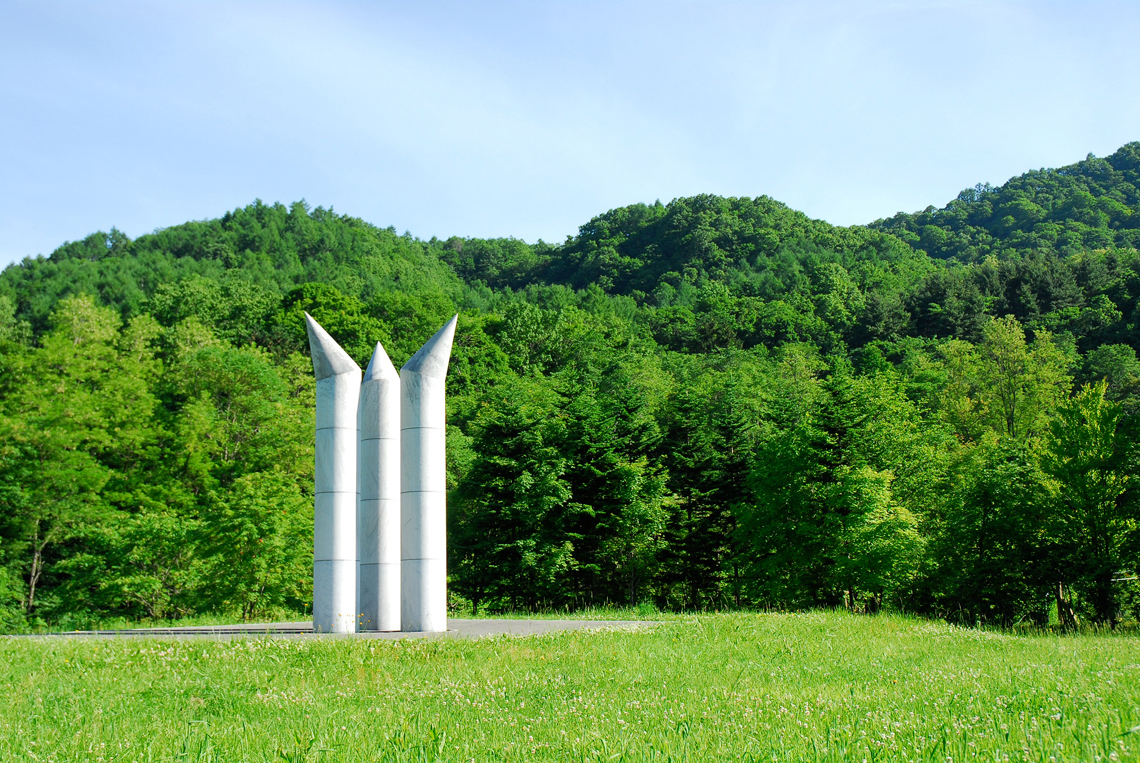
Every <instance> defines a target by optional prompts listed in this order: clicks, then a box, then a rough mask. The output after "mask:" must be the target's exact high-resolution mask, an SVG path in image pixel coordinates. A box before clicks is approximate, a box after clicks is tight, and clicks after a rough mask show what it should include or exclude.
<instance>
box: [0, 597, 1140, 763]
mask: <svg viewBox="0 0 1140 763" xmlns="http://www.w3.org/2000/svg"><path fill="white" fill-rule="evenodd" d="M1138 663H1140V643H1138V642H1137V641H1136V640H1135V639H1133V638H1130V637H1129V638H1119V637H1113V636H1108V635H1100V636H1072V635H1070V636H1061V637H1059V636H1056V635H1037V636H1010V635H1002V634H998V633H993V632H987V631H977V630H969V629H963V628H958V627H954V626H948V625H946V624H943V623H935V622H929V621H923V620H918V619H912V618H905V617H891V616H879V617H873V618H867V617H857V616H852V615H845V614H843V613H827V612H808V613H804V614H786V615H777V614H771V615H753V614H738V615H716V616H712V615H710V616H701V617H678V618H671V619H667V620H664V621H662V622H658V623H656V624H654V625H653V627H651V628H648V629H644V630H638V631H634V632H617V633H612V632H611V633H605V632H602V633H582V632H580V633H563V634H557V635H551V636H542V637H530V638H495V639H486V640H481V641H459V640H410V641H402V642H390V641H373V640H351V639H327V640H320V641H312V640H305V641H301V640H288V639H251V640H238V641H230V642H211V641H160V640H145V641H134V640H130V641H127V640H123V641H113V640H112V641H75V640H62V639H53V640H46V641H28V640H18V641H15V640H9V641H5V642H3V643H0V681H2V682H3V683H4V685H6V686H9V687H14V688H15V689H16V690H15V691H9V692H5V694H4V695H3V699H2V700H0V757H3V758H5V759H11V760H34V759H36V758H41V759H44V758H50V759H52V760H57V761H61V763H62V761H72V760H76V761H78V760H84V761H86V760H90V759H92V758H93V757H103V758H104V759H108V760H109V759H112V758H114V759H117V760H140V761H147V760H197V761H233V760H271V759H277V760H294V761H342V760H343V761H355V760H366V761H391V762H392V763H395V762H397V761H407V762H409V763H411V762H412V761H470V760H479V761H482V760H520V761H521V760H532V761H595V762H599V763H600V762H601V761H610V760H614V761H621V760H626V761H641V760H662V761H709V760H740V761H785V760H820V761H848V760H864V759H867V760H914V761H946V760H947V759H953V760H962V761H970V760H979V761H980V760H986V761H992V760H1005V759H1008V760H1011V761H1039V760H1050V759H1052V760H1056V761H1089V760H1098V759H1099V760H1107V759H1110V758H1109V756H1110V755H1112V756H1115V757H1113V758H1111V759H1116V760H1134V759H1136V758H1137V756H1138V749H1140V748H1138V746H1137V744H1138V743H1137V741H1136V733H1137V732H1136V731H1135V729H1136V728H1137V727H1138V726H1140V677H1138V676H1137V669H1136V665H1137V664H1138Z"/></svg>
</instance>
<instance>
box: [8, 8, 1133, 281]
mask: <svg viewBox="0 0 1140 763" xmlns="http://www.w3.org/2000/svg"><path fill="white" fill-rule="evenodd" d="M1137 39H1140V3H1138V2H1136V0H1122V1H1120V2H1098V1H1097V0H1092V1H1091V2H1090V1H1089V0H1086V1H1085V2H1082V3H1073V2H1031V1H1028V0H1026V1H1024V2H1009V1H1007V0H985V1H984V2H965V1H963V2H955V1H950V0H947V1H945V2H924V1H923V0H905V1H903V2H886V1H873V0H868V1H866V2H863V1H860V0H849V1H847V2H834V1H831V2H829V1H820V2H815V1H814V0H804V1H801V2H794V3H793V2H781V3H777V2H763V1H760V0H757V1H755V2H724V1H721V0H706V1H705V2H680V1H674V0H654V1H653V2H640V1H636V0H605V2H594V1H593V0H586V1H583V2H557V3H556V2H542V1H541V0H529V1H528V2H490V1H485V2H480V3H473V2H469V1H468V2H434V1H433V0H418V1H417V2H414V3H410V2H387V1H384V0H380V1H373V2H348V1H347V0H346V1H344V2H324V3H317V2H311V3H290V2H273V3H269V2H264V3H263V2H246V1H244V0H228V1H227V2H216V3H215V2H179V1H178V0H162V1H161V2H160V1H158V0H151V1H147V2H142V1H138V2H126V1H123V0H98V1H95V0H89V1H86V2H78V1H76V2H58V1H55V0H0V71H2V72H3V76H0V266H3V265H7V264H8V263H11V262H15V261H19V260H20V259H22V258H23V257H25V256H35V255H38V254H43V255H47V254H50V253H51V251H52V250H53V249H55V248H56V247H57V246H59V245H60V244H61V243H63V242H64V241H68V240H75V239H79V238H83V237H84V236H86V235H87V234H89V233H92V232H94V231H97V230H109V229H110V228H111V227H112V226H114V227H117V228H118V229H119V230H121V231H123V232H124V233H126V234H127V235H129V236H131V237H132V238H134V237H138V236H140V235H142V234H145V233H148V232H150V231H153V230H155V229H158V228H164V227H168V226H171V225H177V224H178V223H181V222H185V221H187V220H200V219H207V218H213V217H219V216H221V215H222V214H224V213H225V212H226V211H228V210H231V209H234V208H236V207H239V206H244V205H246V204H249V203H250V202H252V201H253V200H254V199H261V200H263V201H265V202H275V201H280V202H282V203H285V204H288V203H291V202H293V201H296V200H300V199H304V200H305V201H307V202H308V203H309V204H310V205H311V206H314V207H316V206H323V207H326V208H327V207H331V208H333V209H335V210H336V211H337V212H340V213H344V214H350V215H353V216H355V217H360V218H363V219H365V220H367V221H369V222H371V223H374V224H376V225H379V226H381V227H388V226H393V227H395V228H396V229H397V230H398V231H400V232H404V231H409V232H410V233H411V234H412V235H414V236H417V237H419V238H423V239H428V238H431V237H433V236H435V237H439V238H447V237H449V236H454V235H458V236H478V237H498V236H513V237H515V238H521V239H524V240H526V241H530V242H533V241H536V240H537V239H540V238H541V239H543V240H545V241H549V242H561V241H563V240H565V238H566V237H567V236H568V235H573V234H575V233H576V232H577V229H578V226H580V225H582V224H584V223H585V222H587V221H588V220H590V219H591V218H592V217H594V216H596V215H598V214H601V213H603V212H605V211H607V210H609V209H613V208H615V207H620V206H624V205H627V204H633V203H637V202H646V203H652V202H653V201H654V200H657V199H660V200H661V201H663V202H668V201H669V200H671V199H674V198H677V197H682V196H692V195H695V194H699V193H715V194H720V195H725V196H749V197H754V196H760V195H767V196H771V197H773V198H775V199H778V200H780V201H782V202H784V203H786V204H788V205H789V206H790V207H792V208H794V209H798V210H801V211H803V212H805V213H807V214H808V215H810V216H811V217H815V218H821V219H824V220H827V221H829V222H831V223H834V224H837V225H852V224H858V223H866V222H870V221H873V220H875V219H878V218H882V217H887V216H890V215H892V214H894V213H896V212H899V211H915V210H919V209H922V208H925V207H926V206H928V205H931V204H933V205H935V206H942V205H944V204H945V203H946V202H948V201H949V200H950V199H952V198H954V196H956V195H957V194H958V192H959V191H961V190H962V189H963V188H967V187H972V186H973V185H975V184H976V183H979V182H990V183H993V184H995V185H997V184H1000V183H1002V182H1004V181H1005V180H1007V179H1009V178H1010V177H1013V176H1016V175H1019V174H1021V173H1023V172H1025V171H1027V170H1030V169H1036V168H1040V167H1056V166H1062V165H1065V164H1071V163H1073V162H1075V161H1079V160H1081V159H1083V158H1084V157H1085V156H1086V155H1087V154H1089V153H1093V154H1095V155H1097V156H1106V155H1109V154H1111V153H1112V152H1113V151H1115V150H1116V149H1117V148H1119V147H1120V146H1121V145H1123V144H1125V143H1127V142H1130V141H1136V140H1140V78H1138V77H1137V74H1136V73H1137V72H1140V45H1137V44H1136V42H1135V41H1136V40H1137Z"/></svg>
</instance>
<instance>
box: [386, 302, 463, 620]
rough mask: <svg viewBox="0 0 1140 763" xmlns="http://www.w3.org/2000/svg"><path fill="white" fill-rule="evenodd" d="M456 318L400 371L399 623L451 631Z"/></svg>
mask: <svg viewBox="0 0 1140 763" xmlns="http://www.w3.org/2000/svg"><path fill="white" fill-rule="evenodd" d="M458 319H459V316H458V315H456V316H455V317H454V318H452V319H451V320H450V321H448V322H447V324H446V325H445V326H444V327H443V328H441V329H440V330H439V331H437V332H436V334H435V336H433V337H432V338H431V339H429V340H428V341H427V343H426V344H425V345H424V346H423V347H421V348H420V349H419V352H417V353H416V354H415V355H413V356H412V359H411V360H409V361H408V362H407V363H405V364H404V367H403V368H401V369H400V451H401V467H400V472H401V475H400V563H401V568H402V569H401V578H402V584H401V588H402V596H401V600H402V607H401V614H402V617H401V620H402V626H403V629H404V630H405V631H433V632H434V631H445V630H447V449H446V447H445V443H444V434H445V428H446V421H445V419H446V418H447V403H446V399H445V395H444V384H445V382H446V380H447V363H448V360H449V359H450V358H451V343H452V340H453V339H454V338H455V323H456V321H457V320H458Z"/></svg>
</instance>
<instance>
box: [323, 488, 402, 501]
mask: <svg viewBox="0 0 1140 763" xmlns="http://www.w3.org/2000/svg"><path fill="white" fill-rule="evenodd" d="M313 495H356V496H359V495H360V493H359V492H357V491H355V490H316V491H314V492H313ZM370 500H374V501H375V500H378V499H376V498H372V499H370ZM386 500H395V499H393V498H388V499H386Z"/></svg>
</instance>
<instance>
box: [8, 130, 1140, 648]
mask: <svg viewBox="0 0 1140 763" xmlns="http://www.w3.org/2000/svg"><path fill="white" fill-rule="evenodd" d="M1138 247H1140V143H1130V144H1127V145H1125V146H1123V147H1122V148H1120V149H1119V150H1118V151H1116V152H1115V153H1114V154H1112V155H1111V156H1108V157H1106V158H1098V157H1094V156H1092V155H1089V156H1088V157H1087V158H1086V159H1085V160H1084V161H1080V162H1078V163H1076V164H1073V165H1070V166H1067V167H1062V168H1060V169H1042V170H1037V171H1032V172H1028V173H1026V174H1024V175H1022V176H1020V177H1017V178H1013V179H1011V180H1010V181H1009V182H1007V183H1005V184H1004V185H1002V186H1000V187H994V186H990V185H978V186H976V187H974V188H971V189H967V190H965V191H963V192H962V193H961V194H959V195H958V197H957V198H956V199H954V200H952V201H950V202H949V203H948V204H946V205H945V206H943V207H940V208H935V207H928V208H927V209H925V210H923V211H921V212H916V213H913V214H904V213H900V214H898V215H896V216H894V217H892V218H889V219H883V220H878V221H876V222H874V223H872V224H869V225H863V226H852V227H846V228H844V227H836V226H832V225H829V224H828V223H826V222H823V221H820V220H813V219H810V218H808V217H807V216H805V215H804V214H801V213H799V212H797V211H795V210H792V209H790V208H788V207H787V206H786V205H784V204H782V203H780V202H778V201H776V200H774V199H771V198H768V197H765V196H760V197H758V198H752V199H750V198H722V197H718V196H712V195H701V196H693V197H690V198H679V199H675V200H673V201H671V202H670V203H668V204H663V203H661V202H660V201H658V202H655V203H653V204H634V205H631V206H628V207H623V208H620V209H614V210H610V211H609V212H606V213H605V214H602V215H599V216H598V217H596V218H594V219H592V220H590V221H589V222H587V223H585V224H584V225H582V226H581V227H580V228H579V230H578V231H577V233H576V234H575V235H572V236H569V237H568V238H567V239H566V240H565V241H564V242H562V243H546V242H543V241H539V242H537V243H534V244H528V243H526V242H523V241H521V240H516V239H493V240H489V239H476V238H459V237H455V238H450V239H447V240H439V239H435V238H433V239H431V240H426V241H425V240H421V239H418V238H415V237H414V236H412V235H411V234H409V233H404V234H399V233H397V231H396V230H395V229H393V228H381V227H377V226H375V225H372V224H369V223H367V222H365V221H363V220H360V219H356V218H352V217H348V216H345V215H341V214H338V213H336V212H334V211H333V210H331V209H325V208H321V207H316V208H313V207H310V206H309V205H308V204H307V203H305V202H304V201H299V202H295V203H293V204H291V205H289V206H285V205H282V204H277V203H275V204H266V203H263V202H261V201H255V202H253V203H252V204H250V205H248V206H246V207H244V208H239V209H235V210H233V211H231V212H228V213H226V214H224V215H223V216H222V217H220V218H217V219H212V220H204V221H195V222H188V223H185V224H182V225H176V226H173V227H170V228H166V229H161V230H157V231H155V232H153V233H150V234H146V235H142V236H139V237H138V238H135V239H133V240H132V239H130V238H129V237H128V236H126V235H124V234H123V233H122V232H120V231H118V230H116V229H113V228H112V229H111V230H110V232H109V233H107V232H98V233H93V234H92V235H90V236H88V237H87V238H85V239H83V240H81V241H73V242H67V243H64V244H63V245H61V246H60V247H59V248H57V249H56V250H55V251H54V252H52V253H51V254H50V255H48V256H36V257H28V258H25V259H24V260H23V261H22V262H19V263H15V264H13V265H11V266H9V267H8V268H6V269H5V270H4V271H3V272H2V273H0V629H4V630H9V631H11V630H21V629H25V628H37V627H59V628H71V627H81V626H85V625H90V624H93V623H98V622H100V621H102V620H105V619H108V618H132V619H135V620H139V619H177V618H183V617H189V616H195V615H202V614H207V613H218V614H225V615H228V616H233V617H241V618H243V619H246V620H252V619H257V618H264V617H272V616H275V615H277V614H278V613H282V612H298V611H303V610H304V609H305V608H306V607H307V606H308V605H309V599H310V596H311V587H312V577H311V575H312V512H313V504H312V500H313V499H312V490H313V473H312V469H313V426H314V424H313V409H314V382H313V376H312V365H311V363H310V360H309V358H308V357H307V354H306V353H307V352H308V348H307V343H306V339H305V329H304V322H303V313H304V312H305V311H308V312H309V313H311V314H312V315H313V316H314V317H315V318H316V319H317V320H318V321H319V322H320V323H321V324H322V325H323V326H324V327H325V328H326V329H328V330H329V332H330V333H331V334H332V335H333V336H334V337H335V338H336V339H337V340H338V341H340V342H341V343H342V346H344V347H345V349H346V350H347V351H348V352H349V353H350V354H351V355H352V356H353V357H355V358H356V360H357V361H358V362H359V363H360V364H361V365H362V366H363V365H364V364H366V363H367V360H368V358H369V356H370V355H371V351H372V348H373V346H374V345H375V343H376V342H377V341H380V342H382V343H383V345H384V347H385V348H386V350H387V352H388V354H389V355H390V356H391V358H392V360H393V362H394V363H395V364H396V366H397V367H399V366H400V365H401V364H402V363H403V362H404V361H406V360H407V359H408V358H409V357H410V355H411V353H412V352H414V351H415V350H416V349H417V348H418V347H419V346H420V345H421V344H422V343H423V341H424V340H425V339H427V337H429V336H431V334H432V333H433V332H434V331H435V330H436V329H438V328H439V327H440V326H441V325H442V324H443V323H444V322H445V321H446V320H447V318H449V317H450V316H451V315H452V314H454V313H455V312H459V313H460V320H459V328H458V332H457V334H456V341H455V347H454V351H453V356H452V363H451V367H450V372H449V378H448V395H449V402H448V405H449V410H448V416H449V431H448V478H449V491H450V493H449V498H448V523H449V527H448V539H449V540H448V543H449V578H450V591H451V596H452V599H453V602H452V603H453V604H454V605H455V607H456V608H457V609H459V610H461V611H474V612H475V613H480V612H495V611H507V610H542V609H558V610H562V609H575V608H581V607H588V606H597V605H605V604H615V605H628V604H647V605H648V604H651V605H653V606H655V607H657V608H660V609H663V610H723V609H733V608H742V609H743V608H755V609H770V610H793V609H804V608H812V607H845V608H847V609H849V610H852V611H857V612H876V611H880V610H884V609H887V610H894V611H905V612H913V613H920V614H926V615H929V616H932V617H938V618H945V619H947V620H950V621H952V622H956V623H963V624H968V625H975V624H983V625H994V626H1001V627H1011V626H1017V625H1019V624H1024V625H1047V624H1055V625H1057V626H1059V627H1071V626H1075V625H1077V624H1080V623H1085V622H1094V623H1105V624H1108V625H1115V624H1116V623H1117V622H1119V621H1122V620H1128V621H1132V620H1136V619H1138V618H1140V585H1138V584H1137V581H1136V577H1137V574H1138V572H1140V563H1138V562H1140V524H1138V520H1140V360H1138V358H1137V350H1138V349H1140V253H1138V251H1137V250H1138Z"/></svg>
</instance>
